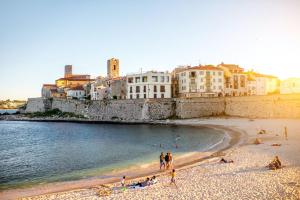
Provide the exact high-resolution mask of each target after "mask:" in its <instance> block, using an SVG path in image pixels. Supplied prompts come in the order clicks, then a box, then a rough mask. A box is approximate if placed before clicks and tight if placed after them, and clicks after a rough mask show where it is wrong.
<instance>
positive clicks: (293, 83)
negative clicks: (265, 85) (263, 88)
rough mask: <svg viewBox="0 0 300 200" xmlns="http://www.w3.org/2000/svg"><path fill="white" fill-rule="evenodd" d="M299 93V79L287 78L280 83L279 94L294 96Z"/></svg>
mask: <svg viewBox="0 0 300 200" xmlns="http://www.w3.org/2000/svg"><path fill="white" fill-rule="evenodd" d="M296 93H298V94H299V93H300V78H289V79H287V80H284V81H281V84H280V94H296Z"/></svg>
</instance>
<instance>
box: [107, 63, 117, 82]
mask: <svg viewBox="0 0 300 200" xmlns="http://www.w3.org/2000/svg"><path fill="white" fill-rule="evenodd" d="M107 76H108V78H117V77H119V76H120V73H119V59H116V58H111V59H109V60H107Z"/></svg>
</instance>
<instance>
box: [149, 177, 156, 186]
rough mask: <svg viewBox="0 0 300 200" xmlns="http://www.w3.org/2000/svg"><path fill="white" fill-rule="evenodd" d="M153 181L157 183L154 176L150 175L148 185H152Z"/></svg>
mask: <svg viewBox="0 0 300 200" xmlns="http://www.w3.org/2000/svg"><path fill="white" fill-rule="evenodd" d="M155 183H157V180H156V176H152V178H151V179H150V185H153V184H155Z"/></svg>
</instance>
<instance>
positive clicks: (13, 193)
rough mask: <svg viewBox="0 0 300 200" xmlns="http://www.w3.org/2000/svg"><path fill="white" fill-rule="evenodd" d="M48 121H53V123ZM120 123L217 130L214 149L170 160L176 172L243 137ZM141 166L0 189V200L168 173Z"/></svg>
mask: <svg viewBox="0 0 300 200" xmlns="http://www.w3.org/2000/svg"><path fill="white" fill-rule="evenodd" d="M13 121H24V120H13ZM28 121H33V120H28ZM38 121H39V122H48V121H45V120H38ZM50 121H51V122H56V121H53V120H50ZM60 122H69V121H61V120H60ZM73 122H75V123H76V122H78V121H73ZM79 123H84V121H80V122H79ZM102 123H103V122H102ZM118 123H120V122H118ZM121 123H122V122H121ZM122 124H152V125H155V124H158V125H179V126H196V127H197V126H198V127H199V126H200V127H207V128H213V129H217V130H221V131H222V132H224V138H223V141H222V142H221V143H220V144H218V145H216V146H214V147H213V148H211V149H208V150H206V151H205V152H189V153H185V154H183V155H180V156H179V157H178V158H176V160H175V161H174V168H176V169H181V168H186V167H189V166H192V165H194V164H196V163H200V162H203V161H205V160H208V159H211V158H214V157H217V156H219V155H221V154H224V153H223V151H226V150H228V149H230V148H232V147H233V146H235V145H238V144H240V143H241V136H242V135H244V134H242V133H240V132H239V131H241V130H239V131H238V130H234V129H233V128H230V127H225V126H218V125H216V126H214V125H209V124H207V125H205V124H201V125H192V124H177V123H172V122H170V121H165V120H164V121H152V122H140V123H128V122H125V123H122ZM144 166H145V167H137V168H136V167H133V168H130V169H127V170H120V171H118V172H116V173H113V174H111V175H110V174H108V176H111V177H110V178H104V179H103V178H102V179H99V178H97V177H90V178H86V179H80V180H76V181H65V182H55V183H46V184H45V185H37V186H33V187H29V188H17V189H8V190H3V191H1V192H0V199H15V198H20V197H30V196H39V195H47V194H53V193H59V192H68V191H72V190H78V189H86V188H90V187H95V186H97V185H103V184H116V183H118V182H119V181H120V177H122V176H123V175H124V174H126V176H127V177H130V178H129V179H128V180H135V179H141V178H143V177H147V176H153V175H156V176H162V175H164V174H166V173H169V171H167V170H165V171H160V170H159V169H158V163H156V162H150V163H146V164H144ZM3 197H4V198H3Z"/></svg>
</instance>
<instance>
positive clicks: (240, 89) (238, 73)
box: [217, 63, 248, 96]
mask: <svg viewBox="0 0 300 200" xmlns="http://www.w3.org/2000/svg"><path fill="white" fill-rule="evenodd" d="M217 67H218V68H220V69H222V70H223V71H224V81H225V83H224V93H225V96H244V95H247V92H248V91H247V90H248V88H247V74H245V73H244V69H243V68H241V67H239V66H238V65H234V64H224V63H221V64H219V65H217Z"/></svg>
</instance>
